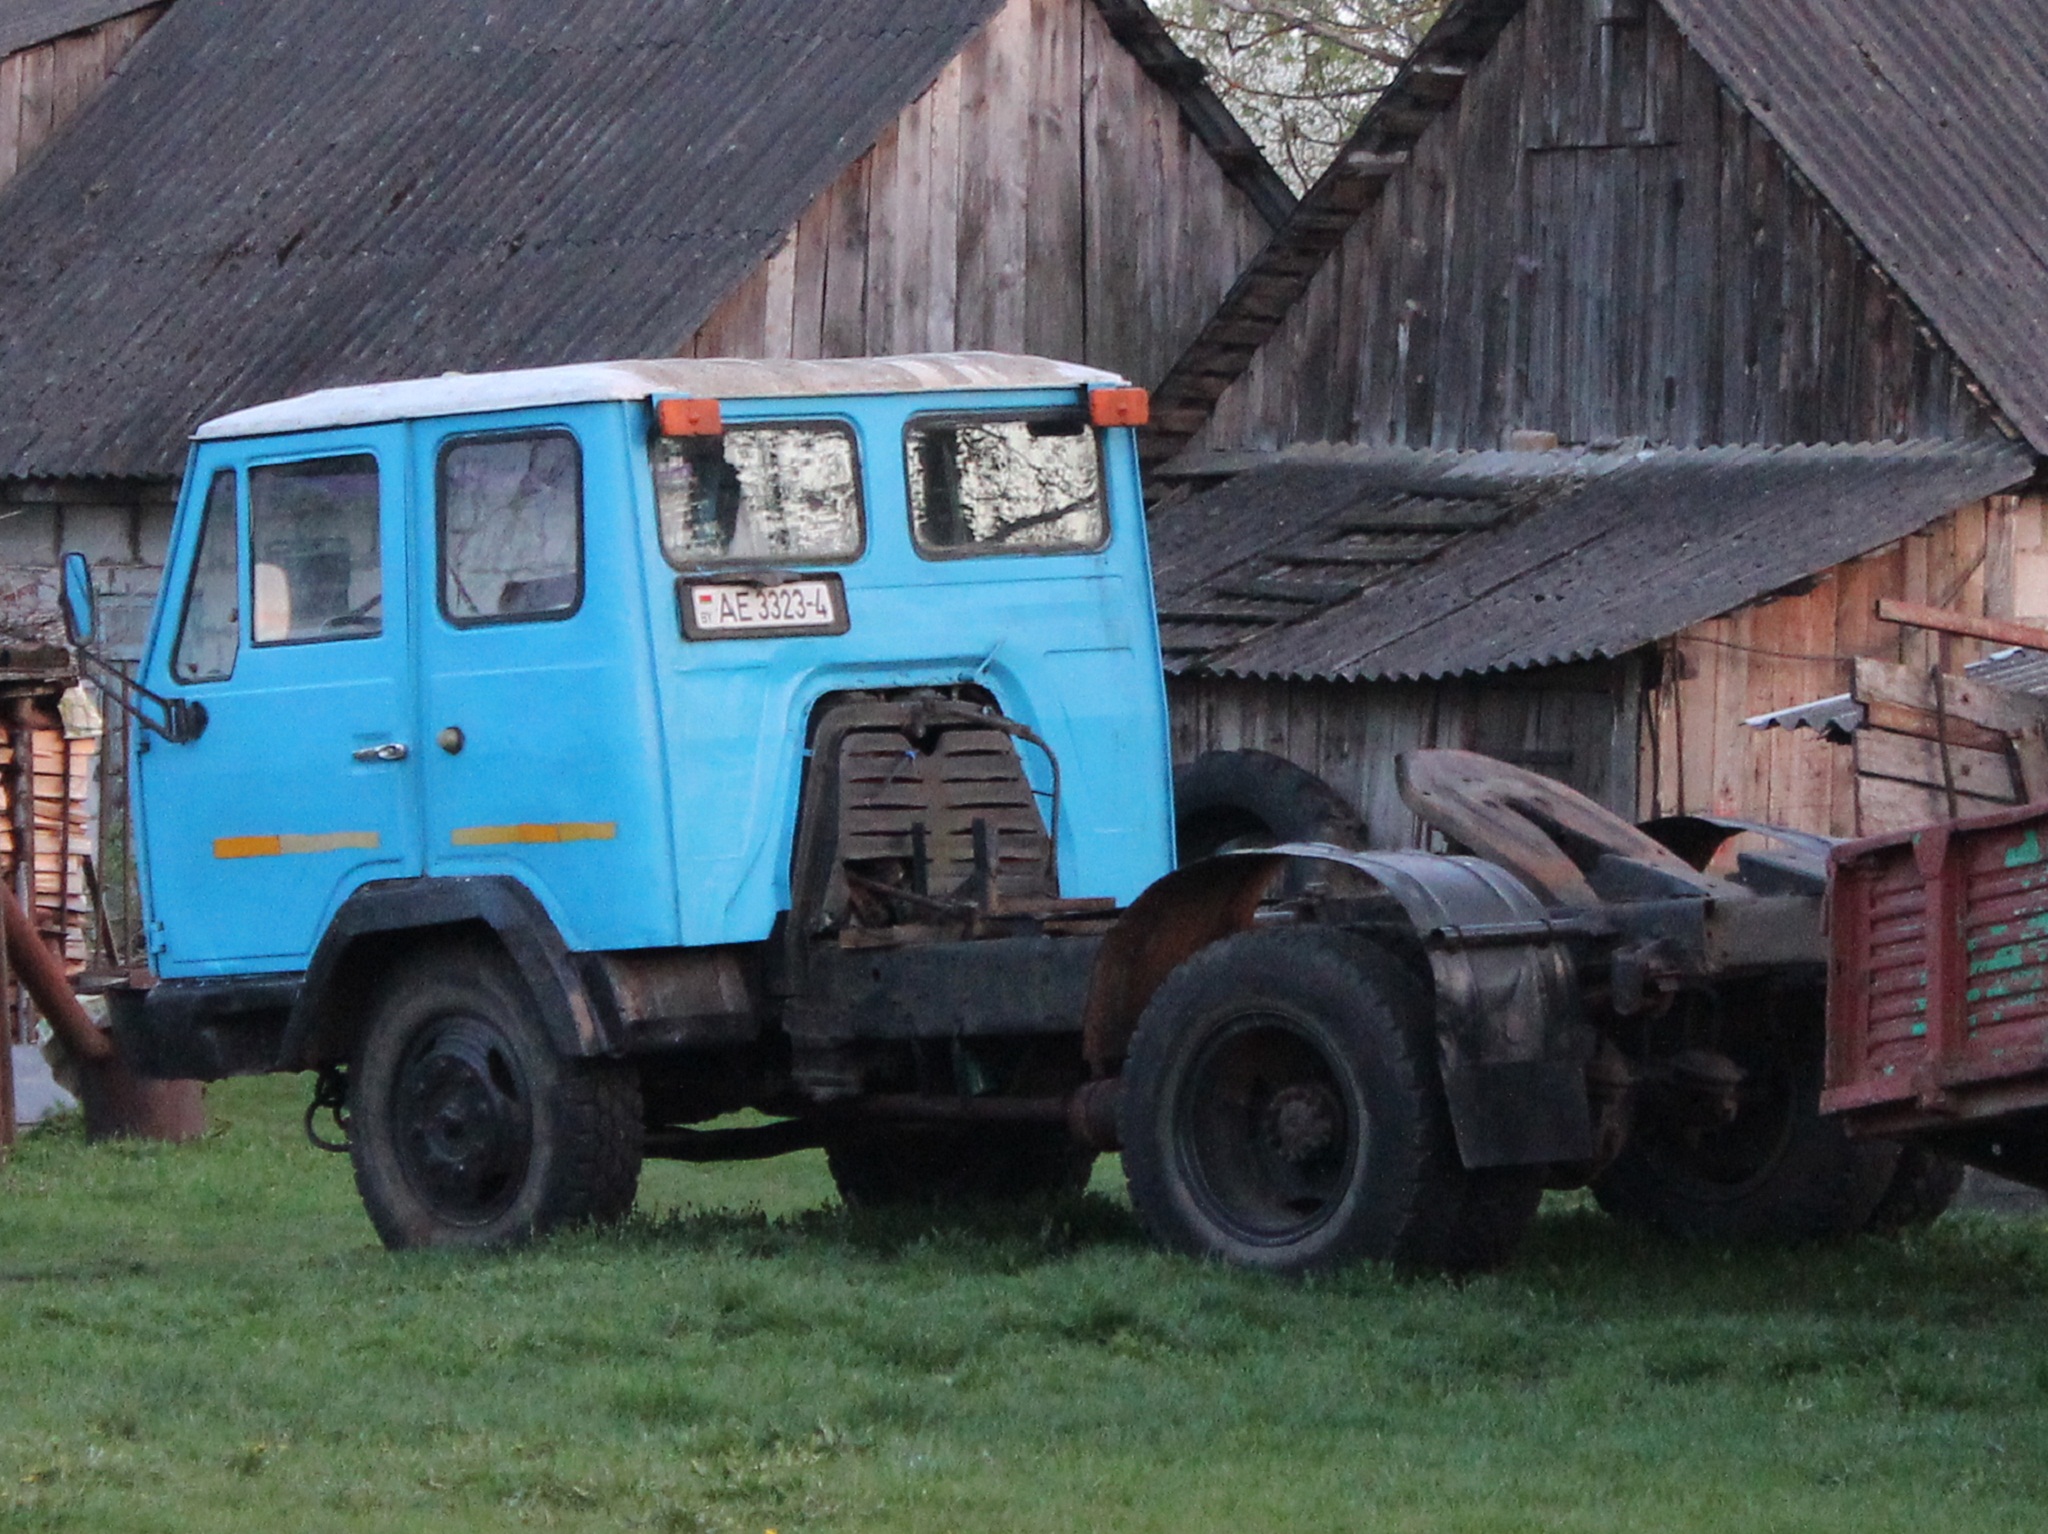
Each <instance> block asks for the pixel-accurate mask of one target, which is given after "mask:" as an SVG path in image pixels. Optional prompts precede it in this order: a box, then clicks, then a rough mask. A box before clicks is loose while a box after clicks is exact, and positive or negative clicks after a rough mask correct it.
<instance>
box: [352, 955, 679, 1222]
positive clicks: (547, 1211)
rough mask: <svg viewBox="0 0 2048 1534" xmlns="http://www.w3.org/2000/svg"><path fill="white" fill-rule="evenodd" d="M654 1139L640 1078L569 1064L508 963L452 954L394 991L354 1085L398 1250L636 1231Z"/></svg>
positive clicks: (367, 1167)
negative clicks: (631, 1225)
mask: <svg viewBox="0 0 2048 1534" xmlns="http://www.w3.org/2000/svg"><path fill="white" fill-rule="evenodd" d="M641 1136H642V1127H641V1116H640V1083H639V1078H638V1075H637V1074H636V1073H635V1072H634V1071H633V1070H632V1069H630V1068H629V1067H623V1066H619V1065H615V1064H611V1063H608V1062H599V1061H587V1060H569V1059H563V1058H562V1057H561V1056H559V1055H557V1054H556V1053H555V1050H554V1048H553V1046H552V1045H551V1044H550V1043H549V1042H548V1038H547V1035H546V1033H545V1031H544V1029H543V1027H542V1024H541V1021H540V1018H539V1016H538V1014H537V1012H536V1009H535V1007H534V1003H533V999H532V997H531V996H529V995H528V993H527V990H526V987H525V985H524V984H523V983H522V982H521V980H520V979H519V976H518V974H517V972H516V971H514V970H513V969H512V967H511V965H510V963H509V962H508V961H507V960H506V959H505V958H504V957H503V956H502V955H501V954H498V953H496V952H495V951H492V950H490V949H487V948H483V947H480V946H479V947H461V948H444V949H439V950H436V951H434V952H432V953H429V954H422V955H420V956H419V957H418V958H417V959H415V960H413V961H412V962H410V963H408V964H405V965H403V966H401V967H399V968H398V969H396V970H394V971H393V972H392V974H391V975H390V976H389V977H388V979H387V980H386V981H385V983H384V984H383V985H382V986H381V987H380V989H379V991H378V993H377V999H376V1001H375V1002H374V1004H373V1008H372V1013H371V1017H370V1022H369V1026H368V1028H367V1029H366V1030H365V1032H364V1035H363V1038H362V1040H361V1042H360V1044H359V1045H358V1047H357V1050H356V1055H355V1059H354V1061H353V1062H352V1064H351V1068H350V1071H349V1148H350V1153H351V1159H352V1160H353V1161H354V1164H355V1174H356V1189H357V1192H358V1193H360V1194H361V1196H362V1200H363V1205H364V1208H365V1209H367V1210H368V1211H369V1215H370V1222H371V1224H373V1225H374V1226H375V1227H376V1228H377V1234H378V1235H379V1236H381V1237H382V1238H383V1240H384V1244H385V1245H386V1246H388V1247H391V1248H392V1249H394V1250H399V1249H404V1248H411V1247H492V1246H502V1245H507V1244H511V1243H515V1242H519V1241H523V1240H526V1239H527V1238H529V1237H531V1236H535V1235H540V1234H543V1233H545V1232H547V1231H551V1230H555V1229H559V1228H561V1227H563V1226H568V1225H576V1224H583V1223H600V1224H602V1223H610V1222H614V1221H617V1220H620V1219H623V1218H624V1217H625V1215H626V1214H627V1212H628V1211H629V1210H631V1208H632V1207H633V1195H634V1192H635V1190H636V1188H637V1187H638V1184H639V1179H640V1147H641Z"/></svg>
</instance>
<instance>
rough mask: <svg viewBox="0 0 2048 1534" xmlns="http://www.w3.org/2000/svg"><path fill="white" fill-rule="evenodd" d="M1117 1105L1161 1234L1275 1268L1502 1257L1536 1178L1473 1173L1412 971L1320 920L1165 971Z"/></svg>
mask: <svg viewBox="0 0 2048 1534" xmlns="http://www.w3.org/2000/svg"><path fill="white" fill-rule="evenodd" d="M1120 1116H1121V1123H1120V1127H1121V1130H1122V1133H1123V1142H1124V1153H1123V1154H1124V1171H1125V1174H1126V1176H1127V1177H1128V1178H1129V1181H1130V1189H1131V1203H1132V1205H1133V1206H1134V1207H1135V1208H1136V1210H1137V1212H1138V1216H1139V1218H1140V1219H1141V1220H1142V1221H1143V1222H1144V1224H1145V1227H1146V1229H1147V1230H1148V1231H1150V1232H1151V1234H1152V1236H1153V1238H1154V1239H1155V1240H1157V1241H1159V1242H1160V1243H1161V1244H1162V1245H1165V1246H1167V1247H1170V1248H1173V1249H1174V1250H1176V1251H1182V1252H1187V1253H1191V1254H1193V1255H1196V1256H1201V1257H1213V1258H1220V1259H1222V1260H1223V1261H1225V1262H1230V1263H1234V1264H1237V1265H1239V1266H1243V1267H1250V1268H1260V1269H1265V1270H1267V1271H1270V1272H1276V1273H1303V1272H1309V1271H1313V1270H1317V1269H1323V1268H1330V1267H1335V1266H1337V1265H1339V1264H1342V1263H1346V1262H1352V1261H1358V1260H1361V1259H1362V1260H1371V1261H1381V1262H1391V1263H1393V1264H1395V1265H1396V1266H1398V1267H1402V1268H1405V1269H1412V1270H1431V1271H1443V1270H1448V1271H1468V1272H1469V1271H1472V1270H1474V1269H1476V1268H1481V1267H1491V1266H1497V1265H1498V1264H1499V1263H1500V1262H1503V1261H1505V1260H1506V1258H1507V1256H1508V1255H1509V1254H1511V1253H1512V1251H1513V1249H1514V1245H1515V1242H1516V1241H1517V1240H1519V1238H1520V1235H1521V1228H1522V1227H1523V1226H1526V1224H1527V1221H1528V1216H1529V1214H1531V1213H1533V1211H1534V1199H1533V1197H1531V1196H1530V1195H1531V1193H1532V1192H1539V1191H1540V1190H1538V1189H1537V1188H1536V1183H1535V1180H1534V1174H1533V1173H1528V1172H1525V1171H1523V1170H1521V1169H1515V1170H1514V1171H1511V1172H1505V1173H1502V1174H1500V1175H1499V1176H1498V1177H1491V1176H1489V1175H1488V1174H1480V1175H1479V1176H1478V1177H1477V1178H1475V1177H1474V1176H1473V1174H1470V1173H1467V1172H1466V1171H1465V1170H1464V1167H1463V1165H1462V1164H1461V1162H1460V1161H1459V1159H1458V1152H1457V1146H1456V1143H1455V1141H1454V1140H1453V1137H1452V1132H1451V1124H1450V1116H1449V1112H1448V1109H1447V1107H1446V1105H1445V1103H1444V1097H1443V1091H1442V1088H1441V1086H1440V1084H1439V1081H1438V1076H1437V1071H1436V1066H1435V1036H1434V1029H1433V1026H1432V1024H1431V1019H1430V1008H1429V1001H1428V997H1427V995H1426V993H1425V991H1424V989H1423V987H1422V985H1421V983H1420V982H1419V981H1418V980H1417V979H1416V978H1415V977H1414V976H1413V975H1411V974H1410V973H1409V972H1408V971H1407V970H1406V969H1405V968H1403V967H1402V965H1401V964H1400V963H1399V962H1398V961H1396V960H1395V959H1394V958H1393V957H1392V956H1390V955H1389V954H1387V953H1386V952H1385V951H1384V950H1382V949H1379V948H1377V947H1374V946H1373V945H1371V944H1369V943H1366V942H1364V941H1362V940H1360V939H1357V938H1354V937H1351V936H1349V935H1347V934H1344V933H1339V932H1331V931H1327V930H1323V929H1316V928H1291V929H1285V930H1274V931H1265V932H1248V933H1242V934H1240V935H1238V936H1236V937H1231V938H1226V939H1225V940H1223V941H1222V942H1219V943H1215V944H1213V945H1211V946H1210V947H1208V948H1206V949H1204V950H1202V952H1200V953H1198V954H1196V955H1195V956H1194V958H1192V959H1190V960H1188V962H1187V963H1185V964H1183V965H1182V966H1181V967H1180V968H1179V969H1177V970H1175V971H1174V973H1173V974H1172V975H1170V976H1169V977H1168V978H1167V980H1166V983H1165V984H1164V985H1162V986H1161V987H1160V988H1159V991H1158V993H1157V994H1156V995H1155V996H1154V997H1153V999H1152V1002H1151V1004H1150V1005H1149V1006H1147V1007H1146V1009H1145V1014H1144V1016H1143V1017H1142V1018H1141V1019H1140V1020H1139V1023H1138V1029H1137V1033H1136V1035H1135V1036H1134V1037H1133V1039H1132V1041H1131V1052H1130V1058H1129V1060H1128V1062H1127V1063H1126V1065H1125V1068H1124V1095H1123V1102H1122V1107H1121V1110H1120ZM1510 1189H1512V1190H1513V1192H1512V1195H1511V1196H1506V1197H1503V1196H1502V1195H1504V1194H1508V1192H1509V1190H1510ZM1517 1211H1519V1215H1518V1214H1517Z"/></svg>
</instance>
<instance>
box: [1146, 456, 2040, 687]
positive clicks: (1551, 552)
mask: <svg viewBox="0 0 2048 1534" xmlns="http://www.w3.org/2000/svg"><path fill="white" fill-rule="evenodd" d="M2032 472H2033V456H2032V454H2031V453H2029V452H2027V451H2026V450H2025V449H2024V448H2021V447H2019V446H2017V445H2014V444H2010V443H2005V442H2002V441H1988V442H1976V443H1929V442H1908V443H1887V444H1875V445H1854V446H1828V447H1788V448H1757V447H1740V448H1701V449H1688V450H1668V451H1648V450H1645V451H1638V452H1607V453H1598V452H1565V453H1435V452H1404V451H1398V450H1378V449H1375V450H1359V449H1341V448H1339V449H1322V450H1309V451H1306V452H1298V453H1293V454H1282V455H1277V456H1276V457H1275V459H1274V461H1272V462H1271V463H1269V464H1267V465H1264V466H1261V467H1257V468H1253V469H1251V470H1248V471H1246V472H1244V473H1242V474H1239V475H1238V476H1236V477H1235V478H1233V479H1231V480H1229V481H1227V482H1225V483H1224V484H1222V485H1220V486H1218V487H1217V488H1215V489H1213V490H1209V491H1207V492H1205V493H1204V494H1201V495H1199V496H1196V497H1194V498H1193V499H1191V500H1189V501H1186V502H1184V503H1182V504H1180V505H1177V506H1173V507H1170V508H1168V509H1166V510H1164V511H1162V512H1161V513H1160V514H1159V516H1158V518H1157V520H1156V523H1155V526H1154V529H1153V534H1152V542H1153V547H1154V555H1155V564H1156V567H1157V588H1158V597H1159V606H1160V624H1161V643H1162V645H1163V647H1164V649H1165V651H1166V659H1167V664H1168V666H1169V668H1170V669H1173V670H1179V671H1196V670H1199V671H1207V672H1213V673H1221V674H1229V675H1243V676H1276V677H1298V678H1337V679H1346V680H1379V679H1403V678H1410V679H1422V678H1430V677H1442V676H1455V675H1465V674H1472V673H1478V672H1488V671H1508V670H1515V669H1519V668H1524V667H1530V666H1544V665H1551V664H1556V663H1561V662H1568V661H1575V660H1592V659H1596V658H1602V657H1616V656H1621V655H1625V654H1627V653H1629V652H1630V651H1632V650H1635V649H1638V648H1640V647H1641V646H1643V645H1646V644H1650V643H1653V642H1655V641H1656V640H1659V639H1662V638H1665V637H1667V636H1669V635H1671V634H1675V633H1678V632H1679V631H1680V630H1682V629H1685V628H1687V627H1690V626H1691V625H1692V624H1695V623H1700V622H1704V621H1705V620H1707V619H1709V618H1713V617H1717V616H1719V615H1720V614H1722V613H1726V612H1730V611H1732V610H1734V609H1736V608H1738V607H1742V606H1744V605H1746V604H1748V603H1750V602H1754V601H1756V600H1758V599H1759V598H1762V597H1765V596H1768V595H1770V594H1771V593H1773V592H1775V591H1779V590H1781V589H1783V588H1784V587H1786V586H1789V585H1792V584H1794V583H1796V582H1798V581H1800V580H1803V579H1805V578H1807V577H1809V576H1812V575H1815V574H1818V573H1819V572H1821V571H1823V570H1826V569H1828V568H1830V567H1831V566H1833V565H1836V564H1839V563H1841V562H1842V561H1843V560H1846V559H1853V558H1855V557H1856V556H1857V555H1860V554H1865V553H1868V552H1870V551H1871V550H1873V549H1876V548H1880V547H1882V546H1883V545H1884V544H1887V543H1890V542H1892V541H1894V540H1895V539H1898V538H1902V537H1904V536H1905V535H1906V534H1908V533H1911V532H1915V531H1917V530H1918V529H1920V528H1922V527H1924V526H1926V525H1927V524H1928V523H1929V522H1932V521H1934V520H1935V519H1936V518H1937V517H1940V516H1942V515H1943V514H1945V513H1946V512H1948V511H1950V510H1952V509H1954V508H1955V507H1957V506H1960V505H1963V504H1965V503H1967V502H1969V501H1973V500H1977V499H1980V498H1982V497H1983V496H1986V495H1990V494H1994V493H1996V492H1999V491H2002V490H2006V489H2010V488H2011V487H2013V486H2014V485H2016V484H2019V483H2021V482H2022V481H2024V480H2026V479H2027V478H2028V477H2029V476H2030V475H2031V473H2032Z"/></svg>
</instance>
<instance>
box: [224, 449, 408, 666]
mask: <svg viewBox="0 0 2048 1534" xmlns="http://www.w3.org/2000/svg"><path fill="white" fill-rule="evenodd" d="M377 523H378V486H377V460H376V458H375V457H373V456H372V455H371V454H368V453H352V454H349V455H347V456H346V457H335V458H308V459H305V460H303V461H301V462H298V463H278V464H266V465H264V466H262V467H260V468H256V469H251V470H250V471H249V547H250V551H251V555H252V558H253V559H254V561H255V572H254V573H255V579H254V581H253V582H252V585H253V587H254V597H255V613H254V617H255V623H254V639H255V642H256V643H257V644H259V645H263V644H303V643H308V642H312V641H317V640H327V639H369V638H373V637H374V636H376V635H378V634H381V633H383V632H384V615H383V601H384V569H383V557H382V553H381V549H380V540H379V536H378V527H377Z"/></svg>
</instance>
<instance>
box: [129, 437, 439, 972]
mask: <svg viewBox="0 0 2048 1534" xmlns="http://www.w3.org/2000/svg"><path fill="white" fill-rule="evenodd" d="M255 447H256V445H252V444H241V443H222V444H219V445H217V446H209V447H207V448H206V449H204V450H202V451H201V452H200V453H198V454H197V455H196V456H195V458H194V461H193V467H192V471H191V473H190V474H188V476H187V489H186V500H185V504H184V505H183V507H182V508H181V510H180V514H179V519H178V530H177V533H176V537H175V540H174V543H173V554H172V559H171V568H170V570H169V572H168V574H167V579H166V583H165V590H166V594H167V595H166V600H165V601H164V602H163V603H162V604H161V605H160V606H161V610H160V612H159V615H158V618H157V623H156V630H155V633H154V635H153V638H152V643H151V647H150V655H149V660H148V665H147V680H148V682H149V684H150V685H151V686H152V687H154V688H155V689H156V690H158V691H159V692H162V693H165V694H168V695H171V696H176V697H183V698H189V699H191V700H193V701H194V702H198V703H202V704H203V705H204V706H205V708H206V715H207V723H206V728H205V730H204V732H203V733H202V734H201V735H200V737H199V738H198V739H197V740H195V741H191V742H188V743H186V744H183V745H173V744H170V743H168V742H166V741H164V740H162V739H159V738H155V737H150V736H143V737H142V738H141V740H140V743H139V745H138V750H137V756H136V760H135V769H136V772H137V774H138V787H139V790H140V791H139V792H138V793H137V794H136V796H135V798H136V804H137V806H138V831H139V832H140V834H141V836H142V837H143V840H144V845H145V847H146V852H147V858H146V867H147V873H148V881H147V893H148V896H149V903H150V914H151V917H152V929H151V946H152V950H153V953H154V957H155V962H156V964H157V967H158V970H159V972H160V973H162V974H164V975H166V976H193V975H206V974H217V973H241V972H263V971H286V970H293V969H299V968H303V967H304V965H305V963H306V962H307V960H308V959H309V958H310V956H311V954H312V950H313V946H314V944H315V943H316V942H317V940H318V938H319V935H320V933H321V931H322V930H323V929H324V928H325V926H326V924H327V921H328V919H329V918H330V917H331V915H332V913H333V912H334V910H335V909H336V908H337V907H338V906H339V905H340V904H341V902H342V901H343V900H344V899H346V898H347V896H348V895H349V893H350V892H352V891H353V890H354V889H355V888H356V887H357V886H359V885H361V884H364V883H366V882H368V881H370V880H373V879H383V878H395V877H401V876H404V875H409V874H416V873H418V872H419V869H420V844H419V835H418V824H419V815H418V792H417V781H416V779H417V771H418V767H417V757H416V742H415V740H414V737H413V733H412V721H413V717H414V713H415V709H414V706H413V690H412V681H411V670H410V667H409V666H408V664H407V656H406V645H407V639H408V627H409V624H408V616H409V614H408V601H407V589H406V588H407V579H406V576H407V572H406V553H407V538H406V521H407V496H408V488H407V481H408V473H407V469H408V464H407V460H406V454H405V430H404V428H402V427H372V428H365V429H361V430H355V431H349V432H342V433H325V434H323V435H321V436H320V437H318V438H313V437H306V438H273V439H270V440H267V441H265V442H263V443H262V444H260V451H257V450H255ZM202 534H204V535H205V536H204V538H202ZM202 543H204V544H205V547H204V548H203V549H202Z"/></svg>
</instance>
